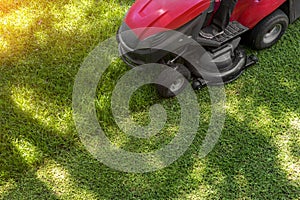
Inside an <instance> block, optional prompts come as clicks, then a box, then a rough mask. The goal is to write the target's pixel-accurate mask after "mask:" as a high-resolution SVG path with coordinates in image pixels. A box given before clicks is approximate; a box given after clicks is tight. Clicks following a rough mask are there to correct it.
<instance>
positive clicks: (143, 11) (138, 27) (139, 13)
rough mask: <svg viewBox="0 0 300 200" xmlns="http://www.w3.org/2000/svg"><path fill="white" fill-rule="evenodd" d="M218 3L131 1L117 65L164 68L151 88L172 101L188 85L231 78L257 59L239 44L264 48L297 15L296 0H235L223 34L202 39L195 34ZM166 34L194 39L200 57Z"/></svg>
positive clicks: (203, 0) (120, 33) (298, 2)
mask: <svg viewBox="0 0 300 200" xmlns="http://www.w3.org/2000/svg"><path fill="white" fill-rule="evenodd" d="M223 1H226V0H223ZM221 3H222V2H221V1H220V0H137V1H136V2H135V3H134V4H133V5H132V7H131V8H130V9H129V11H128V12H127V13H126V16H125V18H124V21H123V23H122V25H121V26H120V28H119V30H118V34H117V41H118V43H119V52H120V55H121V57H122V59H123V61H124V62H125V63H126V64H127V65H129V66H131V67H135V66H139V65H143V64H147V63H160V64H165V65H168V66H169V68H168V69H167V70H165V71H162V72H161V73H160V74H159V76H158V77H157V79H158V82H160V83H163V84H162V85H164V86H162V85H158V84H157V90H158V93H159V94H160V95H161V96H162V97H166V98H168V97H173V96H176V95H177V94H179V93H180V92H181V91H183V89H184V88H185V87H186V86H187V84H189V82H191V83H192V86H193V88H194V89H199V88H202V87H203V86H205V85H219V84H224V83H228V82H231V81H233V80H235V79H236V78H237V77H239V75H240V74H241V73H242V72H243V71H244V70H245V69H246V68H247V67H248V66H250V65H252V64H254V63H256V62H257V61H258V59H257V58H256V57H255V56H254V55H250V56H247V55H246V53H245V51H244V50H243V49H242V48H241V45H240V43H241V41H245V43H246V44H249V45H250V46H252V47H253V48H255V49H264V48H268V47H270V46H272V45H273V44H275V43H276V42H277V41H278V40H279V39H280V38H281V36H282V35H283V34H284V32H285V30H286V29H287V27H288V24H289V23H292V22H294V21H295V20H296V19H297V18H299V16H300V0H239V1H238V2H237V4H236V5H235V7H234V9H233V11H232V12H231V15H230V20H229V21H230V22H229V24H228V25H227V26H226V28H225V30H224V31H223V32H222V33H221V34H219V35H216V36H215V37H212V38H205V37H202V36H201V34H199V33H200V32H201V31H202V30H203V29H204V28H206V27H208V26H210V24H211V23H212V21H213V19H214V17H215V13H216V12H217V11H218V9H222V8H221V7H220V4H221ZM152 28H155V29H152ZM170 30H174V31H176V32H180V33H182V34H183V35H185V36H186V37H187V38H190V39H192V40H193V41H196V42H197V43H198V44H199V45H201V47H203V49H205V53H204V52H203V51H202V52H198V51H197V50H195V49H194V46H193V45H190V44H189V43H184V42H182V38H178V37H176V36H173V35H174V34H173V35H172V34H170V32H172V31H170ZM175 35H176V34H175ZM141 44H142V45H141ZM140 46H142V47H143V48H139V47H140ZM167 46H173V47H174V48H176V49H172V52H170V51H168V50H165V49H168V48H162V47H167ZM162 49H163V50H162ZM174 52H176V53H174ZM202 54H208V55H209V57H210V58H211V59H210V61H209V62H211V63H212V64H213V65H214V66H216V67H217V71H216V70H215V69H213V67H210V64H211V63H208V62H207V61H204V62H202V60H203V59H201V58H202V57H203V55H202ZM187 58H189V59H187ZM175 71H176V73H175ZM178 72H179V73H180V74H181V75H180V76H179V75H178V74H179V73H178ZM187 80H188V81H187Z"/></svg>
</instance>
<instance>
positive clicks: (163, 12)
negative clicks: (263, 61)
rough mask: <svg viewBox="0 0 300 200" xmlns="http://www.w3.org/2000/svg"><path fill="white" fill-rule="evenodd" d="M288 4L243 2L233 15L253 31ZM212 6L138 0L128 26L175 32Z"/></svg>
mask: <svg viewBox="0 0 300 200" xmlns="http://www.w3.org/2000/svg"><path fill="white" fill-rule="evenodd" d="M285 1H286V0H239V1H238V3H237V5H236V7H235V9H234V11H233V13H232V16H231V21H234V20H235V21H238V22H240V23H241V24H242V25H244V26H246V27H248V28H249V29H252V28H253V27H254V26H255V25H256V24H257V23H258V22H259V21H261V20H262V19H263V18H264V17H266V16H267V15H269V14H270V13H272V12H273V11H275V10H276V9H277V8H278V7H279V6H280V5H282V4H283V3H284V2H285ZM219 2H220V0H216V3H215V7H216V8H217V6H218V5H219ZM209 6H210V0H137V1H136V2H135V3H134V5H133V6H132V7H131V9H130V10H129V12H128V14H127V16H126V18H125V23H126V24H127V25H128V26H129V28H131V29H138V28H145V27H157V28H166V29H173V30H174V29H177V28H179V27H181V26H183V25H184V24H186V23H188V22H189V21H191V20H192V19H194V18H196V17H197V16H199V15H200V14H201V13H202V12H204V11H205V10H207V9H208V8H209ZM140 30H141V29H140ZM158 30H159V29H158ZM135 33H136V34H137V35H138V36H139V37H140V39H144V38H146V37H148V36H150V35H152V34H155V32H151V33H145V32H143V33H141V32H138V31H135Z"/></svg>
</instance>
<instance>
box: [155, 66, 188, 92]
mask: <svg viewBox="0 0 300 200" xmlns="http://www.w3.org/2000/svg"><path fill="white" fill-rule="evenodd" d="M178 73H180V74H181V75H182V76H180V74H178ZM190 78H191V72H190V71H189V70H188V69H187V68H186V67H185V66H184V65H183V64H176V67H175V68H171V67H170V68H168V69H166V70H164V71H162V72H161V73H160V74H159V75H158V77H157V79H156V83H160V84H163V85H165V86H167V87H165V86H163V85H160V84H156V89H157V92H158V94H159V95H160V96H161V97H164V98H171V97H174V96H176V95H178V94H179V93H180V92H182V91H183V90H184V89H185V87H186V86H187V84H189V82H188V80H189V79H190Z"/></svg>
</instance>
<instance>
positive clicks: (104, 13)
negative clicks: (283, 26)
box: [0, 0, 300, 199]
mask: <svg viewBox="0 0 300 200" xmlns="http://www.w3.org/2000/svg"><path fill="white" fill-rule="evenodd" d="M132 3H133V1H132V0H123V1H121V0H99V1H93V0H82V1H76V0H62V1H58V0H52V1H43V0H36V1H29V0H23V1H20V0H1V1H0V88H1V90H0V109H1V112H0V197H1V199H168V198H174V199H300V102H299V99H300V84H299V83H300V73H299V71H300V59H299V56H300V21H299V20H298V21H296V22H295V23H294V24H291V25H290V26H289V28H288V30H287V32H286V34H285V35H284V36H283V38H282V39H281V40H280V41H279V42H278V43H277V44H276V45H275V46H273V47H272V48H270V49H267V50H263V51H257V52H253V53H254V54H256V55H257V56H258V57H259V59H260V62H259V63H258V64H256V65H255V66H253V67H252V68H249V69H248V70H247V71H246V72H245V73H244V74H243V75H242V76H241V77H240V78H239V79H238V80H237V81H235V82H233V83H231V84H228V85H226V87H225V88H226V95H227V102H226V111H227V115H226V121H225V125H224V129H223V132H222V136H221V138H220V140H219V142H218V143H217V145H216V146H215V148H214V150H213V151H212V152H211V153H210V154H209V155H208V156H207V157H205V158H203V159H200V158H199V157H198V148H199V146H200V145H201V142H202V140H203V138H204V136H205V133H206V130H207V127H208V123H209V117H210V98H209V94H208V90H207V89H203V90H200V91H197V92H196V94H197V97H198V101H199V107H200V108H201V110H200V111H201V121H200V128H199V130H198V133H197V136H196V138H195V140H194V142H193V144H192V145H191V147H190V148H189V149H188V150H187V152H186V153H185V154H184V155H183V156H182V157H180V158H179V159H178V160H177V161H176V162H174V163H173V164H172V165H170V166H169V167H167V168H165V169H163V170H160V171H156V172H151V173H145V174H132V173H124V172H119V171H116V170H113V169H110V168H108V167H107V166H105V165H103V164H101V163H100V162H99V161H97V160H96V159H95V158H93V157H92V156H91V155H90V154H89V152H88V151H87V150H86V149H85V148H84V146H83V144H82V143H81V142H80V139H79V137H78V135H77V132H76V129H75V125H74V122H73V119H72V90H73V84H74V79H75V75H76V74H77V71H78V69H79V68H80V65H81V63H82V62H83V60H84V58H85V57H86V56H87V55H88V54H89V52H90V51H91V50H93V48H94V47H95V46H96V45H97V44H98V43H99V42H101V41H104V40H105V39H107V38H109V37H111V36H113V35H114V34H115V32H116V30H117V28H118V26H119V25H120V24H121V21H122V17H123V15H124V13H125V12H126V10H127V9H128V8H129V6H130V5H131V4H132ZM126 71H128V68H127V66H126V65H125V64H124V63H122V62H121V61H120V60H117V61H115V62H114V63H113V64H112V65H111V66H110V68H109V69H108V70H107V71H106V72H105V74H104V76H103V77H102V79H101V81H100V83H99V87H98V98H97V101H96V107H97V111H98V117H99V121H100V124H101V126H102V127H103V129H104V130H105V131H106V133H107V135H108V137H109V138H110V139H111V141H112V142H114V143H115V144H117V145H119V146H122V148H124V149H127V150H131V151H138V152H147V151H151V150H154V149H157V148H159V147H160V146H162V145H164V144H166V143H168V141H170V140H171V139H172V137H173V136H174V135H175V134H176V131H177V130H178V116H180V107H179V104H178V102H177V100H176V99H161V98H159V97H158V95H157V94H156V91H155V89H154V88H153V87H151V86H145V87H143V88H142V89H140V90H138V91H137V92H136V93H135V95H134V97H133V98H132V100H131V111H132V114H133V117H134V119H135V120H136V121H137V122H139V123H141V124H143V123H144V124H145V123H146V122H147V121H148V120H149V116H148V108H149V107H150V106H151V105H153V104H154V103H160V104H161V105H163V106H164V107H165V108H166V110H167V113H168V117H169V118H168V122H167V125H166V127H164V129H163V132H162V133H160V134H158V135H157V137H154V138H151V139H150V140H144V139H134V138H131V137H129V136H126V135H125V134H124V133H122V132H121V131H120V130H119V129H118V127H117V125H115V122H114V120H113V116H112V114H111V111H110V95H111V93H112V91H113V88H114V86H115V85H116V83H117V81H118V79H119V78H120V77H121V76H122V75H123V74H124V73H125V72H126Z"/></svg>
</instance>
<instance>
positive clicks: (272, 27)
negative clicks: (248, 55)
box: [250, 9, 289, 49]
mask: <svg viewBox="0 0 300 200" xmlns="http://www.w3.org/2000/svg"><path fill="white" fill-rule="evenodd" d="M288 24H289V18H288V16H287V15H286V14H285V13H284V12H283V11H282V10H280V9H277V10H276V11H274V12H273V13H272V14H270V15H269V16H267V17H266V18H264V19H263V20H262V21H261V22H259V23H258V24H257V25H256V26H255V27H254V29H253V30H252V31H251V32H250V45H251V46H252V47H253V48H255V49H265V48H269V47H271V46H272V45H273V44H275V43H276V42H277V41H278V40H279V39H280V38H281V36H282V35H283V34H284V32H285V30H286V29H287V27H288Z"/></svg>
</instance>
